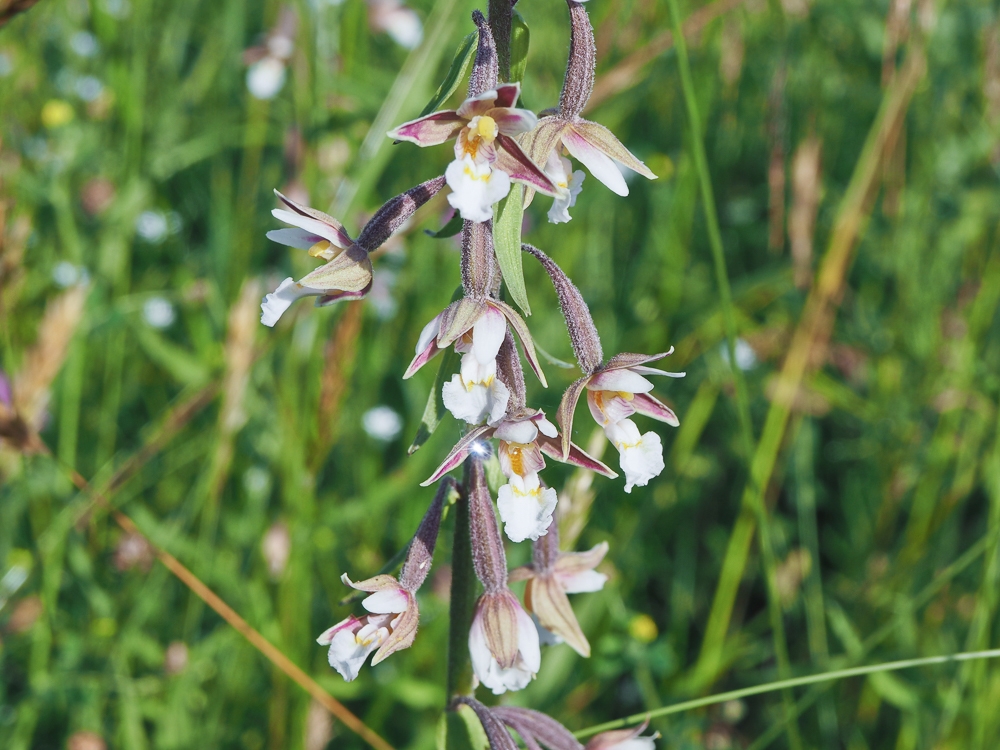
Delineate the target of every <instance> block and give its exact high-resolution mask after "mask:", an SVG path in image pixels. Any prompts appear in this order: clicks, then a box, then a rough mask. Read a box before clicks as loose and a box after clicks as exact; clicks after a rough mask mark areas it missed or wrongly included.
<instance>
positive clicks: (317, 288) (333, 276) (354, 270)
mask: <svg viewBox="0 0 1000 750" xmlns="http://www.w3.org/2000/svg"><path fill="white" fill-rule="evenodd" d="M274 192H275V194H276V195H277V196H278V198H280V199H281V201H282V202H283V203H284V204H285V205H286V206H288V207H289V208H290V209H291V211H286V210H284V209H281V208H276V209H274V210H273V211H271V214H272V215H273V216H274V218H276V219H278V220H279V221H283V222H285V223H286V224H291V225H292V227H293V228H291V229H273V230H271V231H270V232H268V233H267V238H268V239H269V240H272V241H274V242H278V243H280V244H282V245H287V246H289V247H296V248H299V249H300V250H306V251H307V252H308V253H309V255H311V256H312V257H314V258H321V259H323V260H325V261H327V262H326V264H325V265H323V266H320V267H319V268H317V269H316V270H315V271H313V272H312V273H309V274H306V275H305V276H303V277H302V278H301V279H299V280H298V281H295V280H294V279H292V278H290V277H289V278H287V279H285V280H284V281H282V282H281V285H280V286H279V287H278V288H277V289H276V290H275V291H273V292H271V293H269V294H268V295H267V296H265V297H264V301H263V303H262V304H261V310H262V314H261V318H260V322H261V323H263V324H264V325H266V326H269V327H271V326H274V324H275V323H277V322H278V319H279V318H280V317H281V316H282V314H283V313H284V312H285V310H287V309H288V308H289V307H290V306H291V304H292V303H293V302H294V301H295V300H297V299H299V298H301V297H310V296H312V297H319V298H320V299H319V300H317V302H316V304H317V305H318V306H319V305H327V304H330V303H332V302H336V301H338V300H341V299H345V298H353V299H358V298H360V297H363V296H364V295H365V294H367V293H368V290H369V289H371V285H372V262H371V260H369V258H368V253H367V252H365V250H364V248H362V247H360V246H359V245H357V244H356V243H355V242H354V240H352V239H351V237H350V235H348V234H347V230H345V229H344V226H343V225H342V224H341V223H340V222H339V221H337V220H336V219H334V218H333V217H332V216H327V215H326V214H325V213H323V212H322V211H317V210H316V209H315V208H309V207H308V206H303V205H302V204H300V203H296V202H295V201H293V200H292V199H291V198H287V197H285V196H284V195H282V194H281V193H279V192H278V191H277V190H275V191H274Z"/></svg>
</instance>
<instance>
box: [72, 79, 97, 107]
mask: <svg viewBox="0 0 1000 750" xmlns="http://www.w3.org/2000/svg"><path fill="white" fill-rule="evenodd" d="M73 91H75V92H76V95H77V96H78V97H80V98H81V99H83V100H84V101H85V102H92V101H94V100H95V99H96V98H97V97H99V96H100V95H101V92H103V91H104V84H103V83H101V82H100V81H99V80H98V79H97V78H95V77H94V76H81V77H80V78H77V79H76V82H75V83H74V84H73Z"/></svg>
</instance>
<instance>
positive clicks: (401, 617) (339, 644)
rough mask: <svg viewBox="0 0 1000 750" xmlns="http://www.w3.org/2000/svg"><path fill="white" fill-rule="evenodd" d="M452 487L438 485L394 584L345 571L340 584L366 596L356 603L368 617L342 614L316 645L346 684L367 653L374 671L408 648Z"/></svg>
mask: <svg viewBox="0 0 1000 750" xmlns="http://www.w3.org/2000/svg"><path fill="white" fill-rule="evenodd" d="M453 486H454V485H453V484H452V483H443V484H442V485H441V487H440V488H439V489H438V491H437V494H436V495H435V497H434V501H433V502H432V503H431V505H430V507H429V508H428V509H427V513H425V514H424V518H423V520H422V521H421V522H420V526H419V527H418V528H417V533H416V534H414V536H413V540H412V541H411V542H410V547H409V550H408V551H407V553H406V560H405V561H404V562H403V569H402V571H401V573H400V576H399V579H398V580H397V579H396V578H394V577H393V576H390V575H377V576H374V577H373V578H369V579H368V580H366V581H358V582H357V583H355V582H353V581H351V579H350V578H348V577H347V574H346V573H345V574H344V575H343V576H341V580H342V581H343V582H344V583H345V584H346V585H348V586H350V587H351V588H353V589H357V590H358V591H366V592H368V593H370V594H371V595H370V596H368V597H366V598H365V599H364V600H363V601H362V602H361V606H363V607H364V608H365V609H366V610H368V612H369V613H370V614H367V615H365V616H363V617H360V618H359V617H355V616H354V615H350V616H348V617H347V618H346V619H344V620H342V621H341V622H339V623H337V624H336V625H334V626H333V627H332V628H329V629H328V630H326V631H324V632H323V634H322V635H320V637H319V638H317V639H316V642H317V643H319V644H320V645H321V646H329V647H330V652H329V661H330V666H331V667H333V668H334V669H336V670H337V671H338V672H340V674H341V676H342V677H343V678H344V679H345V680H347V681H348V682H350V681H351V680H353V679H355V678H356V677H357V676H358V672H359V671H360V670H361V667H362V666H363V665H364V663H365V660H366V659H367V658H368V656H369V655H370V654H371V653H372V652H373V651H374V652H375V657H374V658H373V659H372V666H373V667H374V666H375V665H376V664H378V663H379V662H381V661H382V660H383V659H385V658H386V657H388V656H390V655H392V654H394V653H395V652H396V651H399V650H401V649H404V648H409V647H410V646H411V645H412V644H413V640H414V638H416V636H417V624H418V623H419V621H420V612H419V610H418V608H417V599H416V592H417V590H418V589H419V588H420V586H421V585H422V584H423V582H424V581H425V580H426V578H427V574H428V573H430V570H431V560H432V558H433V557H434V546H435V543H436V541H437V535H438V529H439V528H440V526H441V509H442V507H443V505H444V500H445V497H446V496H447V495H448V493H449V492H450V491H451V489H452V487H453Z"/></svg>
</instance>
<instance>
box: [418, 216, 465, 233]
mask: <svg viewBox="0 0 1000 750" xmlns="http://www.w3.org/2000/svg"><path fill="white" fill-rule="evenodd" d="M463 224H465V222H464V221H462V216H461V214H459V213H458V212H457V211H456V212H455V215H454V216H452V217H451V219H450V220H449V221H448V223H447V224H445V225H444V226H443V227H441V228H440V229H439V230H437V231H436V232H432V231H431V230H430V229H425V230H424V234H426V235H427V236H428V237H434V238H435V239H439V240H442V239H445V238H446V237H454V236H455V235H456V234H458V233H459V232H461V231H462V225H463Z"/></svg>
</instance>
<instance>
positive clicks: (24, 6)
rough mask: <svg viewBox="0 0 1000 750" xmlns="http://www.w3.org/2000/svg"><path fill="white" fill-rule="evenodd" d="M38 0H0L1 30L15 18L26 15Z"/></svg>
mask: <svg viewBox="0 0 1000 750" xmlns="http://www.w3.org/2000/svg"><path fill="white" fill-rule="evenodd" d="M37 2H38V0H0V28H3V27H4V26H6V25H7V22H8V21H10V20H11V19H12V18H13V17H14V16H16V15H18V14H19V13H24V11H26V10H28V8H30V7H31V6H32V5H34V4H35V3H37Z"/></svg>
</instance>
